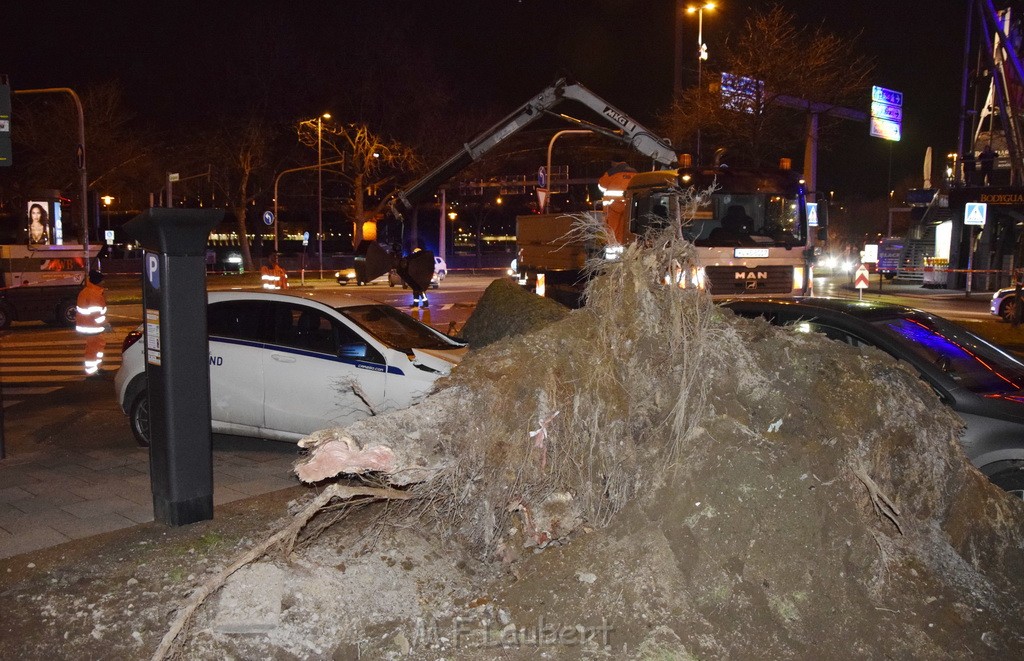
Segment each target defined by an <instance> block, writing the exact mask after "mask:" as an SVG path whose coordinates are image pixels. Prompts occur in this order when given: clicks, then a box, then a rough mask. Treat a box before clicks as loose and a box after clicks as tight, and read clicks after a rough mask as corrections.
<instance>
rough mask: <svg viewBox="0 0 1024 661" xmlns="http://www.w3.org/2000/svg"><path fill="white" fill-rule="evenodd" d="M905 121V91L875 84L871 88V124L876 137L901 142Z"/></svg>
mask: <svg viewBox="0 0 1024 661" xmlns="http://www.w3.org/2000/svg"><path fill="white" fill-rule="evenodd" d="M902 123H903V92H897V91H896V90H890V89H886V88H884V87H878V86H877V85H875V86H874V87H872V88H871V124H870V127H869V129H868V131H869V132H870V133H871V135H872V136H874V137H876V138H882V139H884V140H893V141H895V142H899V139H900V133H901V127H902Z"/></svg>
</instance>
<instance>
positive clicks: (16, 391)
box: [3, 386, 61, 397]
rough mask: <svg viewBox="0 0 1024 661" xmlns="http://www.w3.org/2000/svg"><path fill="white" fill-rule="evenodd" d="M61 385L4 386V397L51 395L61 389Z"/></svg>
mask: <svg viewBox="0 0 1024 661" xmlns="http://www.w3.org/2000/svg"><path fill="white" fill-rule="evenodd" d="M60 388H61V387H60V386H41V387H34V388H16V387H15V388H4V389H3V390H4V397H8V396H10V395H15V396H17V395H49V394H50V393H51V392H53V391H55V390H60Z"/></svg>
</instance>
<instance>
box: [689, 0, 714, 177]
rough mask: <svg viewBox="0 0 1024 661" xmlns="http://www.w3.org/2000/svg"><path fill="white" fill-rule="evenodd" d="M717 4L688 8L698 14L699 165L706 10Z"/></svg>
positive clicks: (690, 12) (698, 162)
mask: <svg viewBox="0 0 1024 661" xmlns="http://www.w3.org/2000/svg"><path fill="white" fill-rule="evenodd" d="M716 6H717V5H715V3H713V2H705V3H704V4H702V5H690V6H689V7H687V8H686V13H687V14H697V154H696V156H697V162H696V164H697V165H700V102H701V94H702V92H703V90H702V89H701V87H703V84H704V83H703V81H702V80H701V78H702V71H701V70H702V68H703V64H704V60H706V59H708V45H707V44H705V43H704V10H705V9H707V10H708V11H712V10H713V9H715V7H716Z"/></svg>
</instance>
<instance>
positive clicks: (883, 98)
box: [871, 85, 903, 106]
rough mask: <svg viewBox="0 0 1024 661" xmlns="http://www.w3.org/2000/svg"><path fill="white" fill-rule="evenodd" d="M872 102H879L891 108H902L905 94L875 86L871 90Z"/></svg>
mask: <svg viewBox="0 0 1024 661" xmlns="http://www.w3.org/2000/svg"><path fill="white" fill-rule="evenodd" d="M871 100H872V101H877V102H878V103H886V104H888V105H890V106H902V105H903V92H897V91H896V90H887V89H885V88H884V87H878V86H877V85H875V86H873V87H872V88H871Z"/></svg>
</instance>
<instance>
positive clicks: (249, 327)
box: [114, 290, 466, 445]
mask: <svg viewBox="0 0 1024 661" xmlns="http://www.w3.org/2000/svg"><path fill="white" fill-rule="evenodd" d="M207 329H208V332H209V336H210V403H211V413H212V423H213V431H214V432H215V433H222V434H234V435H240V436H253V437H258V438H268V439H277V440H286V441H297V440H299V439H300V438H302V437H303V436H305V435H307V434H309V433H311V432H313V431H316V430H318V429H324V428H328V427H334V426H344V425H347V424H350V423H353V422H355V421H357V420H359V419H361V418H364V417H367V416H369V415H373V414H378V413H381V412H384V411H390V410H396V409H402V408H405V407H408V406H411V405H412V404H414V403H416V402H417V401H419V400H420V399H421V398H422V397H423V396H425V394H426V393H427V392H428V391H429V390H430V389H431V386H432V385H433V383H434V381H436V380H437V379H438V378H439V377H441V376H443V375H446V374H448V373H449V372H450V371H451V369H452V367H453V366H454V365H455V364H457V363H458V362H459V361H460V360H461V358H462V355H463V354H464V353H465V351H466V348H465V345H464V344H462V343H460V342H457V341H455V340H453V339H451V338H449V337H448V336H446V335H444V334H442V333H440V332H438V331H436V330H434V329H433V328H431V327H430V326H427V325H426V324H423V323H420V322H419V321H417V320H415V319H413V318H412V317H410V316H409V315H407V314H404V313H402V312H399V311H398V310H396V309H395V308H393V307H391V306H388V305H382V304H378V303H374V302H372V301H367V300H364V299H359V298H355V297H352V296H348V295H345V294H341V293H340V292H333V293H331V292H323V291H322V290H321V291H318V292H315V293H307V294H282V293H270V292H263V291H224V292H210V294H209V303H208V306H207ZM141 335H142V328H141V327H140V328H139V329H137V330H136V331H134V332H133V333H132V334H131V335H130V336H129V337H128V338H126V340H125V344H124V347H123V349H122V358H121V368H120V369H119V370H118V372H117V375H116V377H115V379H114V385H115V391H116V393H117V397H118V401H119V403H120V404H121V409H122V410H123V411H124V412H125V414H127V415H128V419H129V424H130V425H131V429H132V433H133V434H134V435H135V438H136V440H137V441H138V442H139V443H140V444H141V445H148V444H149V399H148V389H147V387H146V372H145V363H146V358H145V355H144V349H145V346H144V345H145V342H140V341H138V340H139V339H140V338H141Z"/></svg>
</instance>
